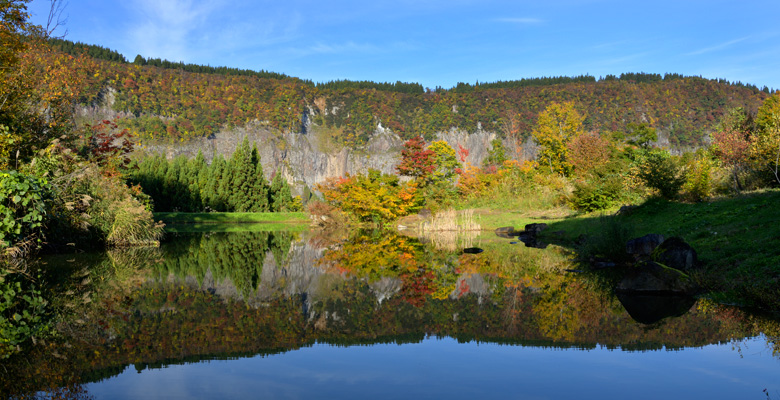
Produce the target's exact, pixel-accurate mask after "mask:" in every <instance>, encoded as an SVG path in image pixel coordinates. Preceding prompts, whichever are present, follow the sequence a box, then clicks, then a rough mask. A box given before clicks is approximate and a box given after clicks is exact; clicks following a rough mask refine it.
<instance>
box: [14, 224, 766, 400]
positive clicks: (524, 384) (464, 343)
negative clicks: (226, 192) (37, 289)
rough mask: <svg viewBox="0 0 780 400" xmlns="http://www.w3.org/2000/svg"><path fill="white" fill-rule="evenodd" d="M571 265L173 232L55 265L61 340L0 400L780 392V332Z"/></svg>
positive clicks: (403, 242) (516, 250)
mask: <svg viewBox="0 0 780 400" xmlns="http://www.w3.org/2000/svg"><path fill="white" fill-rule="evenodd" d="M464 247H478V248H481V249H484V250H485V251H484V252H481V253H477V254H469V253H464V252H463V251H462V250H463V248H464ZM571 259H572V255H571V254H569V253H567V252H566V251H565V250H564V249H560V248H556V247H555V246H550V247H548V248H547V249H544V250H542V249H534V248H526V247H523V246H522V244H510V241H508V240H505V239H500V238H494V237H490V236H489V235H484V236H480V237H472V238H467V239H466V242H464V241H463V238H461V239H457V238H456V239H452V238H447V237H429V238H426V239H422V240H421V239H417V238H414V237H407V236H403V235H400V234H397V233H394V232H369V231H356V232H349V233H322V232H320V233H316V232H283V231H282V232H232V233H225V232H222V233H220V232H207V233H192V234H170V235H169V238H168V240H167V241H166V242H165V243H163V245H162V246H161V247H160V248H146V249H130V250H116V251H110V252H108V253H104V254H84V255H79V256H58V257H49V258H45V259H43V260H42V262H43V263H46V267H47V269H48V270H52V271H57V273H56V274H55V275H57V277H58V282H59V287H58V290H60V291H61V292H62V293H67V295H65V296H62V299H61V300H59V301H58V302H55V304H53V306H54V307H56V309H58V310H62V311H61V314H62V316H61V317H60V320H59V323H58V330H59V331H60V332H63V333H62V335H61V337H60V338H59V339H57V340H50V341H49V343H45V344H43V345H39V346H36V347H35V348H33V349H32V350H31V351H29V352H27V353H24V354H23V355H21V356H20V357H16V358H12V359H11V360H8V362H6V363H4V365H3V367H4V368H5V372H2V371H0V373H2V374H4V378H3V383H2V386H1V387H2V389H3V390H4V391H5V392H6V393H9V394H11V395H14V394H15V395H17V396H20V395H21V394H23V393H25V392H26V393H36V392H37V394H38V395H40V396H41V397H46V396H50V397H56V396H60V397H61V398H95V399H137V398H145V399H154V398H160V399H177V398H178V399H196V398H201V399H222V398H283V399H298V398H339V399H344V398H377V399H382V398H399V397H405V398H437V399H438V398H449V399H459V398H494V397H505V398H521V399H559V398H600V399H613V398H614V399H618V398H619V399H624V398H638V399H657V398H670V399H678V398H679V399H689V398H711V399H735V398H739V399H750V398H754V399H767V398H772V399H780V343H779V342H778V337H777V335H778V333H779V332H780V324H779V323H778V321H777V320H776V319H774V318H772V317H768V316H763V315H760V314H755V313H750V312H748V311H745V310H742V309H739V308H736V307H731V306H726V305H720V304H717V303H714V302H712V301H710V300H706V299H698V300H697V299H693V298H687V297H672V296H644V297H636V296H634V297H631V296H628V297H627V296H623V295H621V297H620V298H618V297H616V296H615V295H614V294H613V293H612V290H611V287H612V286H611V285H613V283H612V282H611V281H610V280H609V278H607V277H604V276H603V275H594V274H591V273H577V272H572V271H573V270H577V267H576V265H573V264H572V261H571ZM50 279H52V280H54V277H52V278H50ZM22 359H23V360H24V362H21V361H19V360H22Z"/></svg>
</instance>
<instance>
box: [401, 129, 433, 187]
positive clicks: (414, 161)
mask: <svg viewBox="0 0 780 400" xmlns="http://www.w3.org/2000/svg"><path fill="white" fill-rule="evenodd" d="M435 161H436V155H435V154H434V152H433V151H432V150H430V149H426V148H425V139H423V138H422V136H415V137H413V138H411V139H409V140H407V141H406V142H404V148H403V150H401V162H400V163H399V164H398V166H397V167H395V168H396V171H398V174H400V175H406V176H411V177H413V178H424V177H426V176H428V175H430V174H431V173H432V172H433V171H434V169H436V166H435Z"/></svg>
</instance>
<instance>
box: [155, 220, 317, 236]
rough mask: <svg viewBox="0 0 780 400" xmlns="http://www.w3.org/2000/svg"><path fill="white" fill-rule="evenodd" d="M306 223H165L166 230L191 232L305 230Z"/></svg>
mask: <svg viewBox="0 0 780 400" xmlns="http://www.w3.org/2000/svg"><path fill="white" fill-rule="evenodd" d="M309 229H310V228H309V225H307V224H288V223H276V222H269V223H264V222H258V223H246V224H244V223H241V224H236V223H227V224H225V223H207V224H200V223H195V224H169V225H165V231H166V232H172V233H193V232H278V231H284V232H306V231H308V230H309Z"/></svg>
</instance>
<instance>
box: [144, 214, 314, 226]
mask: <svg viewBox="0 0 780 400" xmlns="http://www.w3.org/2000/svg"><path fill="white" fill-rule="evenodd" d="M154 219H155V220H158V221H162V222H164V223H166V224H257V223H284V224H308V223H309V217H308V215H307V214H306V213H304V212H274V213H183V212H160V213H154Z"/></svg>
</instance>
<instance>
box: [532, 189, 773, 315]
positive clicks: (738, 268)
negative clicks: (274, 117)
mask: <svg viewBox="0 0 780 400" xmlns="http://www.w3.org/2000/svg"><path fill="white" fill-rule="evenodd" d="M604 219H610V220H611V222H613V223H614V222H617V223H620V224H625V225H626V226H630V227H631V230H632V232H633V235H634V237H638V236H642V235H645V234H648V233H659V234H662V235H664V236H665V237H672V236H679V237H681V238H683V239H684V240H685V241H686V242H688V243H689V244H690V245H691V246H693V248H694V249H696V252H697V253H698V256H699V261H700V262H701V263H702V265H703V266H704V269H703V272H701V273H699V274H697V280H698V281H699V282H700V283H701V284H703V285H704V286H705V287H706V288H708V289H710V290H711V291H713V293H714V295H715V296H722V298H724V299H727V300H729V301H738V302H742V303H746V304H754V305H760V306H762V307H764V308H770V309H772V310H774V311H778V310H780V191H779V190H768V191H761V192H754V193H749V194H745V195H743V196H739V197H735V198H724V199H719V200H714V201H710V202H702V203H696V204H685V203H676V202H669V201H665V200H658V199H651V200H649V201H647V202H645V203H644V204H643V205H641V206H639V207H638V208H636V209H635V210H633V212H631V213H630V214H629V215H625V216H606V215H605V216H602V217H601V218H599V215H595V214H594V215H587V216H580V217H573V218H565V219H562V220H560V221H556V222H553V223H551V224H550V227H549V229H548V230H547V231H545V232H543V233H542V235H543V237H544V236H549V237H550V239H551V240H553V238H552V235H550V232H554V231H565V234H564V235H563V240H561V242H562V243H564V244H567V245H568V246H571V247H575V246H574V245H573V243H574V241H575V239H576V238H577V237H578V236H579V235H581V234H584V235H586V236H588V237H591V238H598V237H600V236H604V233H603V232H602V231H601V230H602V227H603V226H604Z"/></svg>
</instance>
